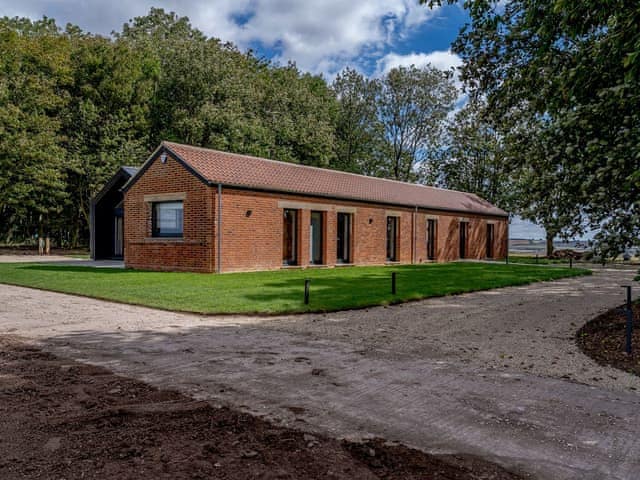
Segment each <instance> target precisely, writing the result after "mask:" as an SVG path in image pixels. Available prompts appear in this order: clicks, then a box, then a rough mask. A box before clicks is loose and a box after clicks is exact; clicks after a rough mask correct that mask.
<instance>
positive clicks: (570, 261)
mask: <svg viewBox="0 0 640 480" xmlns="http://www.w3.org/2000/svg"><path fill="white" fill-rule="evenodd" d="M569 268H573V257H569Z"/></svg>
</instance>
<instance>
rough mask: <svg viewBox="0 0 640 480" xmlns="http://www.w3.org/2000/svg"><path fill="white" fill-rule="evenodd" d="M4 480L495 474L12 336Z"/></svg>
mask: <svg viewBox="0 0 640 480" xmlns="http://www.w3.org/2000/svg"><path fill="white" fill-rule="evenodd" d="M0 372H1V373H0V432H2V435H1V436H0V478H2V479H3V480H10V479H23V478H34V479H35V478H42V479H51V478H96V479H98V478H117V479H148V478H167V479H178V478H185V479H187V478H190V479H193V478H203V479H204V478H224V479H229V480H236V479H237V480H246V479H253V478H256V479H257V478H260V479H292V480H293V479H296V480H297V479H325V478H332V479H336V480H338V479H342V480H351V479H353V478H358V479H363V480H366V479H371V480H374V479H378V478H385V479H389V480H393V479H398V480H400V479H402V480H405V479H406V480H410V479H419V478H425V477H429V478H432V479H434V480H439V479H442V480H445V479H459V480H473V479H477V480H479V479H493V480H517V479H518V478H520V477H518V476H516V475H515V474H511V473H509V472H506V471H504V470H503V469H501V468H500V467H497V466H495V465H491V464H488V463H487V462H484V461H482V460H479V459H475V458H470V457H464V458H463V457H459V456H451V455H445V456H439V457H436V456H430V455H426V454H424V453H422V452H419V451H416V450H412V449H408V448H405V447H402V446H389V445H386V444H384V443H383V442H380V441H370V442H366V443H349V442H339V441H336V440H333V439H328V438H326V437H322V436H318V435H309V434H305V433H303V432H300V431H296V430H292V429H288V428H283V427H276V426H273V425H271V424H269V423H268V422H265V421H263V420H260V419H258V418H256V417H253V416H250V415H247V414H242V413H238V412H236V411H233V410H230V409H228V408H225V407H213V406H211V405H209V404H208V403H206V402H202V401H194V400H192V399H190V398H188V397H185V396H183V395H180V394H179V393H177V392H173V391H166V390H164V391H163V390H157V389H155V388H152V387H150V386H148V385H145V384H143V383H140V382H136V381H133V380H130V379H127V378H122V377H117V376H115V375H113V374H111V373H110V372H109V371H107V370H105V369H103V368H99V367H93V366H89V365H83V364H78V363H76V362H72V361H69V360H65V359H60V358H56V357H54V356H53V355H51V354H47V353H44V352H41V351H39V350H38V349H35V348H32V347H28V346H25V345H23V344H21V343H19V342H16V341H12V340H10V339H7V338H0Z"/></svg>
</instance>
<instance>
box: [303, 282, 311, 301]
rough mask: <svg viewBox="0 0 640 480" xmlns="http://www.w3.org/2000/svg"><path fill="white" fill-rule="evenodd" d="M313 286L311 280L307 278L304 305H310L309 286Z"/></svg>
mask: <svg viewBox="0 0 640 480" xmlns="http://www.w3.org/2000/svg"><path fill="white" fill-rule="evenodd" d="M310 284H311V280H310V279H308V278H305V280H304V304H305V305H309V285H310Z"/></svg>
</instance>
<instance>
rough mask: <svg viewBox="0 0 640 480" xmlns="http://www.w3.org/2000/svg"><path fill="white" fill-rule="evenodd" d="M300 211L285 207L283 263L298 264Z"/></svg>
mask: <svg viewBox="0 0 640 480" xmlns="http://www.w3.org/2000/svg"><path fill="white" fill-rule="evenodd" d="M297 226H298V211H297V210H293V209H290V208H285V210H284V219H283V222H282V263H283V264H284V265H296V264H297V263H298V255H297V250H298V228H297Z"/></svg>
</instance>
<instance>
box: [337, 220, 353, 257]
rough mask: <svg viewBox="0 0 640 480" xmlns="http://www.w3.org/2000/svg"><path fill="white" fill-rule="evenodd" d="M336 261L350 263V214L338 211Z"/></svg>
mask: <svg viewBox="0 0 640 480" xmlns="http://www.w3.org/2000/svg"><path fill="white" fill-rule="evenodd" d="M337 240H338V246H337V254H338V263H351V214H350V213H340V212H339V213H338V238H337Z"/></svg>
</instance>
